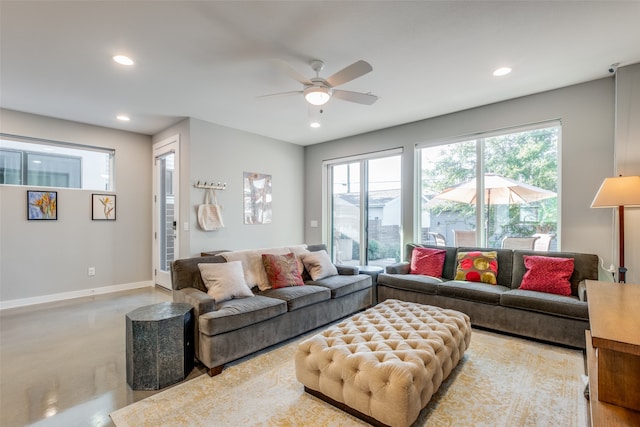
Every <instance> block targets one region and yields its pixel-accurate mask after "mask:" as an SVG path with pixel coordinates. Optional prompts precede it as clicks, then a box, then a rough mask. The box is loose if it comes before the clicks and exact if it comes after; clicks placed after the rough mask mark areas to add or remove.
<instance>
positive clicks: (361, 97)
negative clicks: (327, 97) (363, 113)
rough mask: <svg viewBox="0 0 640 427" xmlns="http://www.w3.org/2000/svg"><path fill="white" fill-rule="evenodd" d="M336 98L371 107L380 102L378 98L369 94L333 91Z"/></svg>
mask: <svg viewBox="0 0 640 427" xmlns="http://www.w3.org/2000/svg"><path fill="white" fill-rule="evenodd" d="M332 96H333V97H334V98H339V99H342V100H343V101H349V102H356V103H358V104H365V105H371V104H373V103H374V102H376V101H377V100H378V97H377V96H375V95H371V94H369V93H360V92H351V91H349V90H335V89H334V90H333V95H332Z"/></svg>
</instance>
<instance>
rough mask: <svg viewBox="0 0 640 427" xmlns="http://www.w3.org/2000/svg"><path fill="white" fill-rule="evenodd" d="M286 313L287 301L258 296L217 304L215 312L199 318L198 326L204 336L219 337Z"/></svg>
mask: <svg viewBox="0 0 640 427" xmlns="http://www.w3.org/2000/svg"><path fill="white" fill-rule="evenodd" d="M286 312H287V303H286V302H285V301H283V300H281V299H276V298H267V297H265V296H261V295H256V296H254V297H251V298H242V299H232V300H229V301H225V302H222V303H220V304H216V310H215V311H211V312H209V313H205V314H203V315H201V316H200V317H199V318H198V326H199V327H200V333H202V334H205V335H218V334H222V333H225V332H229V331H234V330H236V329H240V328H244V327H245V326H249V325H253V324H255V323H260V322H263V321H265V320H267V319H271V318H273V317H276V316H279V315H281V314H284V313H286Z"/></svg>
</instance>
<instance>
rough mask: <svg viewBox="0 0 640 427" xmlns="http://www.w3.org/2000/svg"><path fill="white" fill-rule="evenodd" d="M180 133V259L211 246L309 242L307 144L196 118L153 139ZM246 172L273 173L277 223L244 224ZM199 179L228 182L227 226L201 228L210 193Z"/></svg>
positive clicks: (221, 198)
mask: <svg viewBox="0 0 640 427" xmlns="http://www.w3.org/2000/svg"><path fill="white" fill-rule="evenodd" d="M176 134H180V150H181V152H180V156H181V161H180V163H181V164H180V166H181V172H180V181H181V182H180V190H181V195H182V196H181V200H180V214H181V216H182V219H181V220H180V226H179V227H178V229H179V233H180V241H181V243H180V247H181V253H180V257H181V258H184V257H187V256H198V255H199V254H200V252H202V251H210V250H220V249H249V248H263V247H270V246H281V245H293V244H299V243H305V242H304V241H303V217H302V215H301V213H302V212H303V203H304V202H303V199H304V194H303V179H304V165H303V162H304V148H303V147H301V146H298V145H294V144H290V143H287V142H282V141H279V140H275V139H271V138H266V137H263V136H259V135H255V134H250V133H247V132H242V131H238V130H235V129H231V128H228V127H225V126H220V125H216V124H213V123H209V122H205V121H202V120H197V119H193V118H191V119H186V120H185V121H183V122H181V123H178V124H177V125H175V126H172V127H171V128H169V129H166V130H164V131H163V132H161V133H159V134H158V135H155V136H154V138H153V140H154V141H159V140H161V139H163V138H166V137H168V136H171V135H176ZM244 172H258V173H265V174H270V175H272V183H273V221H272V222H271V223H270V224H262V225H247V224H244V216H243V203H244V201H243V173H244ZM198 180H199V181H207V182H212V181H213V182H218V181H219V182H226V183H227V189H226V190H224V191H217V198H218V202H219V203H220V204H221V205H222V206H223V218H224V222H225V228H223V229H221V230H217V231H208V232H207V231H202V230H201V229H200V228H199V226H198V222H197V218H196V210H197V206H198V205H199V204H201V203H202V201H203V199H204V195H205V193H204V190H201V189H196V188H194V186H193V185H194V183H195V182H196V181H198ZM185 195H186V197H185ZM185 221H189V230H190V231H184V230H183V227H182V225H183V223H184V222H185ZM187 242H188V243H187ZM307 243H313V242H307Z"/></svg>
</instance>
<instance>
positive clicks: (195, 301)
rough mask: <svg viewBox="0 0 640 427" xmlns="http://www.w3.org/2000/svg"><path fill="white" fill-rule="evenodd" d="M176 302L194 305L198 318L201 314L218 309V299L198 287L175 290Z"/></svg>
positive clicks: (174, 298) (174, 297)
mask: <svg viewBox="0 0 640 427" xmlns="http://www.w3.org/2000/svg"><path fill="white" fill-rule="evenodd" d="M173 300H174V301H175V302H186V303H187V304H191V305H192V306H193V309H194V310H193V311H194V314H195V317H196V319H197V318H198V317H200V316H201V315H203V314H205V313H208V312H210V311H215V310H216V300H214V299H213V298H211V297H210V296H209V295H208V294H206V293H204V292H202V291H201V290H199V289H196V288H183V289H176V290H174V291H173Z"/></svg>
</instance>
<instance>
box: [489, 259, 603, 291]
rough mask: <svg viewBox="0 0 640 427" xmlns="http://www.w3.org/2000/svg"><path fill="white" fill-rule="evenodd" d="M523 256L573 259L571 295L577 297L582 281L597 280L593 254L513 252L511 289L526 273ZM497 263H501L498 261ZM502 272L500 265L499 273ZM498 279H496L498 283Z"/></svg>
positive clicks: (596, 266)
mask: <svg viewBox="0 0 640 427" xmlns="http://www.w3.org/2000/svg"><path fill="white" fill-rule="evenodd" d="M525 255H537V256H549V257H560V258H573V264H574V266H573V274H572V275H571V279H570V282H571V295H573V296H578V284H579V283H580V282H581V281H583V280H587V279H590V280H598V256H597V255H593V254H581V253H574V252H536V251H521V250H515V251H513V277H512V278H511V288H512V289H518V288H519V287H520V283H522V278H523V277H524V274H525V273H526V272H527V269H526V267H525V265H524V256H525ZM498 262H501V260H500V259H498ZM501 272H502V264H501V265H500V271H499V272H498V274H500V273H501ZM499 282H500V278H498V283H499Z"/></svg>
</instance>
